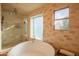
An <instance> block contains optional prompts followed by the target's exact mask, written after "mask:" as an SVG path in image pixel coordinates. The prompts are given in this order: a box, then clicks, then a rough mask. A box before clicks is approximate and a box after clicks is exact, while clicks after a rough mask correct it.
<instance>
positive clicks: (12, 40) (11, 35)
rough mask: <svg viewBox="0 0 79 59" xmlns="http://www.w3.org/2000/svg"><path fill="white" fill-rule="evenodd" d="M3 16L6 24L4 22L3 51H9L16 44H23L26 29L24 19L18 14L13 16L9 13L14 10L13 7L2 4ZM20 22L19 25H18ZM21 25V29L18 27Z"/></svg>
mask: <svg viewBox="0 0 79 59" xmlns="http://www.w3.org/2000/svg"><path fill="white" fill-rule="evenodd" d="M1 9H2V11H1V16H4V22H3V26H2V27H3V30H2V49H7V48H10V47H13V46H15V45H16V44H18V43H20V42H23V39H24V37H23V34H24V28H23V26H22V24H23V21H22V20H23V19H22V18H20V16H19V15H18V14H12V13H9V12H10V11H11V9H12V7H11V6H9V5H5V4H1ZM18 22H20V23H19V24H17V23H18ZM12 25H15V27H13V28H11V29H9V30H6V31H4V29H6V28H8V27H10V26H12ZM18 25H19V27H18Z"/></svg>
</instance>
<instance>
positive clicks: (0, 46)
mask: <svg viewBox="0 0 79 59" xmlns="http://www.w3.org/2000/svg"><path fill="white" fill-rule="evenodd" d="M0 50H1V4H0Z"/></svg>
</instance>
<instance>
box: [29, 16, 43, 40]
mask: <svg viewBox="0 0 79 59" xmlns="http://www.w3.org/2000/svg"><path fill="white" fill-rule="evenodd" d="M30 37H31V38H35V39H38V40H42V39H43V16H42V15H36V16H33V17H31V20H30Z"/></svg>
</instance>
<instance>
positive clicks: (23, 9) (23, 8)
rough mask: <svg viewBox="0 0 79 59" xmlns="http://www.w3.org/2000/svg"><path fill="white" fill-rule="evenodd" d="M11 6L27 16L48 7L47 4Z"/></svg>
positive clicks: (13, 4)
mask: <svg viewBox="0 0 79 59" xmlns="http://www.w3.org/2000/svg"><path fill="white" fill-rule="evenodd" d="M9 5H11V6H12V7H14V8H16V9H17V10H18V12H19V13H21V14H25V13H26V14H27V13H29V12H31V11H32V10H34V9H37V8H39V7H41V6H44V5H46V3H12V4H11V3H10V4H9Z"/></svg>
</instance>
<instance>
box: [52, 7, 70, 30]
mask: <svg viewBox="0 0 79 59" xmlns="http://www.w3.org/2000/svg"><path fill="white" fill-rule="evenodd" d="M67 8H68V9H69V7H68V6H67V7H64V8H60V9H56V10H53V16H54V17H53V19H54V20H53V29H54V30H58V31H67V30H68V29H69V27H70V26H69V24H70V21H69V20H68V21H69V22H68V23H69V24H68V29H55V21H59V20H64V19H70V9H69V17H64V18H60V19H55V12H56V11H60V10H63V9H67Z"/></svg>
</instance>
